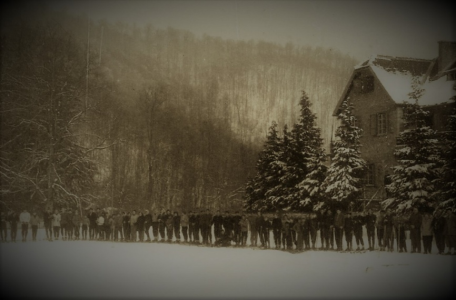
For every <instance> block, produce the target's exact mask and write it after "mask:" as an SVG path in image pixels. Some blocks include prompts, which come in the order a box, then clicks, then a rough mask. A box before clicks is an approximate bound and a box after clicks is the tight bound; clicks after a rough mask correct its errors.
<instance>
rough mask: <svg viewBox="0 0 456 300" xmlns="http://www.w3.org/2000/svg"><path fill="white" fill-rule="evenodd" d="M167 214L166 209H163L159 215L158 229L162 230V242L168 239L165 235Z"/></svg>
mask: <svg viewBox="0 0 456 300" xmlns="http://www.w3.org/2000/svg"><path fill="white" fill-rule="evenodd" d="M167 216H168V215H167V214H166V212H165V210H164V209H163V210H162V212H161V213H160V214H159V215H158V230H159V232H160V237H161V239H160V241H161V242H164V241H165V240H166V236H165V228H166V218H167Z"/></svg>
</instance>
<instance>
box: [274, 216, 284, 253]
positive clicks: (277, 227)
mask: <svg viewBox="0 0 456 300" xmlns="http://www.w3.org/2000/svg"><path fill="white" fill-rule="evenodd" d="M272 234H273V236H274V244H275V248H276V249H280V248H281V245H280V244H281V234H282V220H281V219H280V218H279V215H278V214H274V218H273V219H272Z"/></svg>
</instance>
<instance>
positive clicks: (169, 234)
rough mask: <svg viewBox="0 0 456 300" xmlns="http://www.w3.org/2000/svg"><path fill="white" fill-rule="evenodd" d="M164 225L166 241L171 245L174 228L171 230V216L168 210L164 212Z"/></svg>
mask: <svg viewBox="0 0 456 300" xmlns="http://www.w3.org/2000/svg"><path fill="white" fill-rule="evenodd" d="M165 225H166V236H167V238H168V240H167V241H168V243H171V242H172V241H173V232H174V228H173V215H172V214H171V211H170V210H169V209H168V210H167V211H166V222H165Z"/></svg>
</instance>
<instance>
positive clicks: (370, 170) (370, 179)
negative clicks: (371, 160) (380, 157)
mask: <svg viewBox="0 0 456 300" xmlns="http://www.w3.org/2000/svg"><path fill="white" fill-rule="evenodd" d="M364 184H365V185H370V186H372V185H374V184H375V165H374V164H368V165H367V170H366V175H365V177H364Z"/></svg>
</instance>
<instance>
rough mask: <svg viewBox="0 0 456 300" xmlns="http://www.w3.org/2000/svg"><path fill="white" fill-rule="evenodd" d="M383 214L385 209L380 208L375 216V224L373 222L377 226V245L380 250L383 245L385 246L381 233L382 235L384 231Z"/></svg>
mask: <svg viewBox="0 0 456 300" xmlns="http://www.w3.org/2000/svg"><path fill="white" fill-rule="evenodd" d="M384 216H385V210H384V209H381V210H380V211H379V212H378V214H377V216H376V224H375V227H377V239H378V247H379V248H380V250H382V249H384V247H385V245H384V241H383V235H384V231H385V227H384V224H383V218H384Z"/></svg>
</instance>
